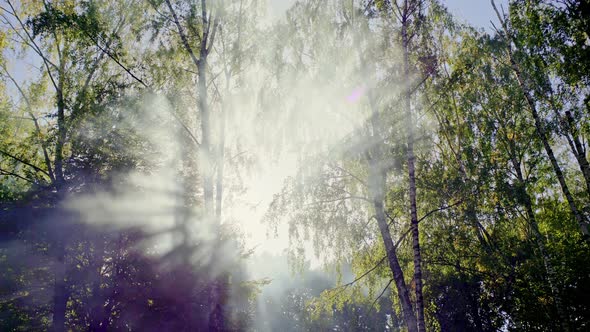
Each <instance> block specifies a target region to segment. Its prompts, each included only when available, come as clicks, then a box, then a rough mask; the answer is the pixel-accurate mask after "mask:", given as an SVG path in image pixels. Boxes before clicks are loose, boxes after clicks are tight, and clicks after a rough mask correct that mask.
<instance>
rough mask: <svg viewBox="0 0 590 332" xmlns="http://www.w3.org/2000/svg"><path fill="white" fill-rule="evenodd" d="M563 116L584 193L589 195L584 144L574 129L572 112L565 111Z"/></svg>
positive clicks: (589, 176) (589, 170) (589, 168)
mask: <svg viewBox="0 0 590 332" xmlns="http://www.w3.org/2000/svg"><path fill="white" fill-rule="evenodd" d="M565 116H566V122H567V129H568V132H569V134H570V135H571V138H570V137H569V136H568V142H569V144H570V148H571V149H572V153H573V154H574V156H575V157H576V160H577V161H578V166H580V170H581V171H582V175H583V176H584V180H585V181H586V194H587V195H589V197H590V163H588V159H587V158H586V149H585V147H584V144H583V143H582V142H581V141H580V136H579V135H578V133H577V132H576V130H575V129H574V128H575V119H574V117H573V115H572V112H570V111H565ZM566 135H567V134H566Z"/></svg>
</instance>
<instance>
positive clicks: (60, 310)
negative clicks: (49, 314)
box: [51, 240, 69, 332]
mask: <svg viewBox="0 0 590 332" xmlns="http://www.w3.org/2000/svg"><path fill="white" fill-rule="evenodd" d="M65 256H66V252H65V246H64V244H63V243H62V242H61V241H60V240H57V241H56V264H55V271H54V278H55V280H54V284H53V322H52V326H51V330H52V331H53V332H63V331H65V330H66V307H67V303H68V298H69V294H68V289H67V283H66V263H65Z"/></svg>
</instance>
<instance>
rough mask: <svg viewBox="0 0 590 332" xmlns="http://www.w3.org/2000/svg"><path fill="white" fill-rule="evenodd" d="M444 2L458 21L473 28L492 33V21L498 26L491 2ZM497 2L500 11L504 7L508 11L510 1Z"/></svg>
mask: <svg viewBox="0 0 590 332" xmlns="http://www.w3.org/2000/svg"><path fill="white" fill-rule="evenodd" d="M442 2H443V3H444V4H445V5H446V6H447V8H448V9H449V11H450V12H451V13H452V14H453V15H455V16H456V17H457V18H458V19H460V20H463V21H466V22H468V23H469V24H471V25H473V26H476V27H481V28H485V29H486V30H488V31H491V30H492V25H491V23H490V20H492V21H493V22H494V24H496V26H498V24H497V22H498V19H497V18H496V13H495V12H494V9H493V8H492V4H491V2H490V0H446V1H445V0H443V1H442ZM495 2H496V6H498V9H500V6H503V7H504V9H505V10H507V9H508V0H495Z"/></svg>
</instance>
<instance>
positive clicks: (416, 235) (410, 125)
mask: <svg viewBox="0 0 590 332" xmlns="http://www.w3.org/2000/svg"><path fill="white" fill-rule="evenodd" d="M406 9H407V6H406ZM407 25H408V21H407V16H404V19H403V20H402V47H403V59H404V60H403V61H404V80H405V82H410V65H409V59H408V56H409V54H408V53H409V49H408V48H409V37H408V27H407ZM403 97H404V107H405V109H406V127H407V130H408V134H407V135H408V136H407V137H408V141H407V147H408V152H407V157H408V178H409V194H410V218H411V229H412V249H413V252H414V280H415V283H416V313H417V318H418V321H417V323H418V331H419V332H424V331H426V324H425V320H424V298H423V296H422V255H421V251H420V231H419V229H418V211H417V206H416V169H415V155H414V120H413V114H412V109H411V101H410V99H411V92H410V90H409V89H405V92H404V96H403Z"/></svg>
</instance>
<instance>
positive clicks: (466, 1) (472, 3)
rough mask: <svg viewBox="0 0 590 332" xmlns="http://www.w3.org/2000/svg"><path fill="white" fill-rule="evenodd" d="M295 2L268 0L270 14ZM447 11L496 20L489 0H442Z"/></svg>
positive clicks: (482, 21)
mask: <svg viewBox="0 0 590 332" xmlns="http://www.w3.org/2000/svg"><path fill="white" fill-rule="evenodd" d="M294 2H295V0H268V4H269V6H270V10H271V14H272V15H273V16H275V17H277V16H278V17H280V16H282V14H284V12H285V11H286V10H287V9H288V8H289V7H290V6H291V5H292V4H293V3H294ZM442 2H443V3H444V4H445V5H446V6H447V8H448V9H449V11H450V12H451V13H452V14H453V15H455V16H456V17H458V18H460V19H461V20H464V21H466V22H467V23H469V24H471V25H473V26H476V27H481V28H484V29H486V30H487V31H491V30H492V26H491V24H490V20H493V21H494V22H498V19H497V18H496V14H495V13H494V10H493V8H492V5H491V3H490V1H489V0H442ZM507 4H508V0H496V5H497V6H498V8H500V6H504V8H507Z"/></svg>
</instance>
